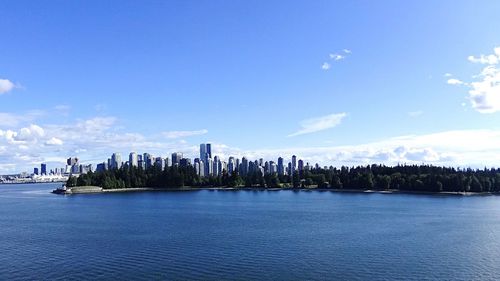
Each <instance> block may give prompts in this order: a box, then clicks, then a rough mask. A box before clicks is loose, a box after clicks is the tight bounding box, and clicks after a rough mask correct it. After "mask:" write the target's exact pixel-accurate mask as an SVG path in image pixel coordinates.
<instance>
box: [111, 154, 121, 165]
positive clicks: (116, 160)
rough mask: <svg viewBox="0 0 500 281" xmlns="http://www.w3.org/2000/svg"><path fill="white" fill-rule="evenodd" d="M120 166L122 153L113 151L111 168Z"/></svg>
mask: <svg viewBox="0 0 500 281" xmlns="http://www.w3.org/2000/svg"><path fill="white" fill-rule="evenodd" d="M121 167H122V155H121V154H120V153H118V152H115V153H113V154H112V155H111V166H110V168H111V169H120V168H121Z"/></svg>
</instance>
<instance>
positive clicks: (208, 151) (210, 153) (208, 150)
mask: <svg viewBox="0 0 500 281" xmlns="http://www.w3.org/2000/svg"><path fill="white" fill-rule="evenodd" d="M207 157H208V158H212V145H211V144H209V143H207Z"/></svg>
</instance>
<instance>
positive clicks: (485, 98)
mask: <svg viewBox="0 0 500 281" xmlns="http://www.w3.org/2000/svg"><path fill="white" fill-rule="evenodd" d="M468 60H469V61H471V62H473V63H480V64H486V66H485V67H484V68H483V69H482V70H481V72H480V73H479V74H478V75H474V76H473V78H474V79H475V80H474V81H471V82H462V81H460V80H458V79H449V80H448V81H447V82H448V84H452V85H466V86H467V87H468V88H469V101H470V102H471V105H472V108H473V109H475V110H476V111H478V112H480V113H494V112H498V111H500V68H498V66H497V64H498V63H499V62H500V47H496V48H495V49H494V54H491V55H480V56H479V57H475V56H469V57H468Z"/></svg>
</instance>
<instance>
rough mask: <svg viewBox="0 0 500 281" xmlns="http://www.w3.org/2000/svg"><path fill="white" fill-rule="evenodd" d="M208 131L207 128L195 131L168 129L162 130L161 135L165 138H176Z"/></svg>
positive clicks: (202, 133)
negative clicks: (166, 130)
mask: <svg viewBox="0 0 500 281" xmlns="http://www.w3.org/2000/svg"><path fill="white" fill-rule="evenodd" d="M206 133H208V130H207V129H203V130H197V131H168V132H163V133H162V135H163V136H164V137H166V138H167V139H178V138H185V137H192V136H199V135H204V134H206Z"/></svg>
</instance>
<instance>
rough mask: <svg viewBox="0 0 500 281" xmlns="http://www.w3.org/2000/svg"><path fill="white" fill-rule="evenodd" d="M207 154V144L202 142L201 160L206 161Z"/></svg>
mask: <svg viewBox="0 0 500 281" xmlns="http://www.w3.org/2000/svg"><path fill="white" fill-rule="evenodd" d="M206 155H207V145H206V144H204V143H202V144H200V160H201V161H205V159H206Z"/></svg>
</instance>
